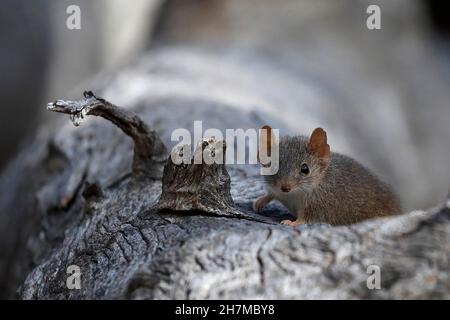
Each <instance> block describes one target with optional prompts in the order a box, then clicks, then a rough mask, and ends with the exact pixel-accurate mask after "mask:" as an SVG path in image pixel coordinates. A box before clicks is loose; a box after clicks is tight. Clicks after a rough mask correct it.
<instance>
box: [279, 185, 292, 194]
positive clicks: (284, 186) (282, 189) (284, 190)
mask: <svg viewBox="0 0 450 320" xmlns="http://www.w3.org/2000/svg"><path fill="white" fill-rule="evenodd" d="M281 191H283V192H289V191H291V187H290V186H288V185H285V184H283V185H282V186H281Z"/></svg>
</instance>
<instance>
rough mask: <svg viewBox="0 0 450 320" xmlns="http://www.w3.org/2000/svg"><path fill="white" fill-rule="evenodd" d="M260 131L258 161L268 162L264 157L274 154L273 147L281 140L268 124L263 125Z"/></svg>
mask: <svg viewBox="0 0 450 320" xmlns="http://www.w3.org/2000/svg"><path fill="white" fill-rule="evenodd" d="M259 132H260V133H259V149H258V162H259V163H261V164H268V163H266V162H267V161H265V159H263V158H265V157H271V156H272V149H273V147H274V146H276V145H278V143H279V141H278V138H277V137H276V136H275V134H274V133H273V132H272V128H271V127H270V126H268V125H265V126H263V127H262V128H261V129H260V130H259Z"/></svg>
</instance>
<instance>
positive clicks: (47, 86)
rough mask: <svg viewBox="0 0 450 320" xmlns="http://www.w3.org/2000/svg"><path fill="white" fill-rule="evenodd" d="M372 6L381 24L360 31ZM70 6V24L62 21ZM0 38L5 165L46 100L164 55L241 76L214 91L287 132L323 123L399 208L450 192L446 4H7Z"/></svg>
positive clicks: (290, 0) (335, 144)
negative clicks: (73, 8)
mask: <svg viewBox="0 0 450 320" xmlns="http://www.w3.org/2000/svg"><path fill="white" fill-rule="evenodd" d="M371 4H377V5H379V6H380V8H381V29H380V30H369V29H368V28H367V27H366V20H367V18H368V16H369V15H368V14H367V13H366V9H367V7H368V6H369V5H371ZM70 5H78V6H79V7H80V9H81V20H80V21H81V29H79V30H69V29H68V28H67V27H66V21H67V19H68V17H69V14H68V13H66V9H67V7H68V6H70ZM0 42H1V46H0V48H1V51H0V71H1V75H2V77H1V78H0V102H1V108H2V114H1V116H0V122H1V123H0V141H1V143H0V148H1V150H0V168H1V169H2V170H7V163H8V161H10V160H11V159H13V157H14V154H15V153H16V152H17V151H18V150H19V149H20V147H21V145H22V144H23V141H24V139H26V137H27V136H30V135H33V133H34V132H35V130H36V128H37V127H38V125H39V124H40V123H44V122H45V121H47V120H46V119H47V118H48V117H50V116H49V114H48V113H45V105H46V103H47V102H48V101H51V100H54V99H57V98H79V94H80V92H81V91H82V90H83V89H84V88H85V86H86V83H88V82H89V81H90V80H91V79H93V78H97V79H98V78H99V77H100V78H101V77H102V76H103V75H105V74H110V73H114V72H118V71H119V70H121V68H124V67H126V66H127V65H129V64H130V63H133V61H136V59H138V58H139V57H140V56H142V55H144V54H150V55H151V54H152V52H155V54H156V53H158V52H161V50H163V52H165V53H164V56H165V57H166V60H164V61H165V62H164V63H166V64H168V65H172V64H173V66H174V68H182V69H184V71H185V72H195V70H203V71H202V72H204V73H205V75H208V76H211V74H212V75H213V78H214V77H221V81H222V82H223V81H224V80H223V79H224V78H226V77H227V76H228V77H229V78H226V79H228V80H227V81H228V82H233V77H235V76H237V77H240V78H242V83H245V86H241V88H235V91H234V93H235V96H232V94H230V93H229V92H228V91H226V90H225V91H224V90H222V91H221V92H220V93H217V92H218V91H220V88H213V89H214V90H212V91H211V93H210V94H211V95H212V94H217V96H218V97H219V96H220V97H222V98H223V99H224V100H227V101H230V100H233V99H235V100H239V99H241V100H240V101H245V103H246V104H249V105H250V104H252V108H255V109H264V110H265V111H267V112H272V116H273V117H272V119H274V121H275V120H276V121H278V122H277V123H281V124H282V126H283V127H284V128H286V131H287V132H289V133H304V134H305V133H308V132H310V130H311V129H312V128H313V127H314V126H316V125H321V126H324V127H325V128H327V129H328V132H329V134H330V140H331V141H332V143H331V146H332V148H333V149H335V150H339V151H341V152H345V153H348V154H350V155H352V156H354V157H356V158H357V159H358V160H360V161H361V162H363V163H364V164H366V165H367V166H369V167H370V168H373V169H374V170H375V171H376V172H377V173H379V174H380V175H381V176H383V178H384V179H385V180H387V181H388V182H390V183H391V184H393V185H394V186H395V188H396V189H397V190H398V192H399V193H400V195H401V197H402V200H403V202H404V203H405V208H406V209H412V208H426V207H428V206H432V205H436V204H437V203H438V202H439V201H442V200H443V199H444V198H445V196H446V194H447V193H448V191H449V188H450V161H449V160H450V147H449V145H450V144H449V142H448V140H449V138H450V126H449V120H450V103H449V102H450V90H449V89H450V9H449V5H448V4H446V2H445V1H439V0H386V1H376V0H372V1H366V0H359V1H354V0H277V1H274V0H134V1H126V0H94V1H88V0H71V1H66V0H38V1H24V0H19V1H17V0H3V1H2V7H1V11H0ZM164 50H165V51H164ZM200 66H201V67H200ZM230 66H231V67H230ZM193 70H194V71H193ZM236 70H238V71H236ZM233 72H234V73H233ZM230 74H232V76H230ZM249 74H250V75H253V76H250V75H249ZM210 78H211V77H209V78H208V79H210ZM230 79H231V80H230ZM220 83H221V82H220V81H219V80H218V81H217V85H219V84H220ZM227 85H229V86H230V87H231V86H232V84H230V83H227ZM227 88H228V87H227ZM148 90H149V91H151V90H152V88H148ZM236 90H237V91H236ZM239 90H241V91H243V90H246V92H238V91H239ZM253 90H254V91H253ZM236 92H238V93H236ZM115 94H117V96H120V92H116V93H115ZM257 95H258V99H256V98H255V99H253V97H255V96H257ZM249 97H252V99H250V98H249ZM107 98H110V97H107ZM246 99H247V100H246ZM109 100H111V101H113V102H116V100H114V99H111V98H110V99H109ZM242 104H244V103H242ZM268 106H271V107H272V109H270V108H269V107H268ZM270 110H272V111H270Z"/></svg>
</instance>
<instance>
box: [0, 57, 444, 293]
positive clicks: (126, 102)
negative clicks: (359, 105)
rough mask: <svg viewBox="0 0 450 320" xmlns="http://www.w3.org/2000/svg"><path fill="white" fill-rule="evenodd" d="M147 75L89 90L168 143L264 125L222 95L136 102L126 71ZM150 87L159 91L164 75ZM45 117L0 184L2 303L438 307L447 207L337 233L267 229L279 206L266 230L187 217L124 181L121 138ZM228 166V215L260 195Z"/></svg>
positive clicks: (253, 181)
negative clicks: (375, 280) (410, 301)
mask: <svg viewBox="0 0 450 320" xmlns="http://www.w3.org/2000/svg"><path fill="white" fill-rule="evenodd" d="M157 71H158V70H157V67H156V66H155V65H152V64H151V63H150V64H149V67H148V69H146V68H145V67H143V66H142V65H139V68H136V69H132V70H129V71H128V73H127V72H124V73H123V74H119V75H118V76H117V77H116V78H113V79H112V80H111V81H110V82H109V83H108V85H107V86H106V87H105V88H103V89H101V88H100V90H99V91H101V92H100V94H101V96H103V97H105V98H108V100H110V101H114V102H115V103H116V100H118V101H117V103H118V104H120V105H123V106H130V107H132V108H133V111H134V112H136V113H137V114H138V115H139V116H140V117H142V119H143V120H144V121H145V122H146V123H148V124H149V127H150V128H152V129H153V128H154V129H155V131H156V132H157V133H158V134H159V135H160V136H161V137H162V140H163V141H164V143H165V144H166V145H167V146H170V145H171V142H170V133H171V131H172V130H173V129H174V128H179V127H181V128H191V126H192V121H193V120H197V119H202V120H204V127H205V128H207V127H215V128H219V129H224V128H236V127H241V128H244V129H245V128H250V127H254V128H258V127H260V126H261V124H262V123H263V122H271V121H272V120H273V119H271V118H270V117H268V116H267V115H265V114H263V113H255V112H253V111H246V110H242V109H239V108H236V106H234V105H233V104H232V103H230V101H228V100H220V99H217V100H211V99H205V98H204V97H201V96H195V95H194V96H185V95H180V96H173V94H172V93H171V94H170V95H169V96H167V95H164V94H163V93H161V92H158V86H156V87H155V88H154V90H152V88H148V90H146V91H145V92H140V93H139V94H136V90H135V88H134V87H133V84H132V83H133V82H132V81H130V79H129V78H128V77H129V75H130V74H135V75H136V74H138V75H139V77H141V78H142V79H145V78H146V77H147V78H151V77H152V76H153V75H154V73H155V72H157ZM159 81H162V82H161V84H160V85H161V86H162V87H163V86H164V81H166V79H164V78H162V80H159ZM185 81H186V86H187V87H190V86H191V85H192V83H191V82H190V81H189V79H185ZM121 97H122V98H121ZM121 99H122V100H121ZM261 119H263V120H261ZM55 121H56V123H54V124H53V125H49V124H45V125H43V126H42V127H41V130H40V131H39V132H38V134H37V135H36V136H35V137H33V139H32V140H31V141H30V142H29V144H28V147H27V148H25V149H24V150H23V151H22V152H21V153H20V154H19V156H18V157H17V159H15V161H14V162H12V163H11V164H10V166H9V168H8V170H7V171H5V173H4V174H3V175H2V176H1V179H0V189H1V190H2V192H1V194H0V214H1V217H0V218H1V220H2V222H3V223H2V224H1V225H0V228H1V233H0V236H1V240H2V241H1V244H0V245H1V249H2V250H1V252H2V259H1V260H0V268H1V272H2V274H3V275H6V276H5V277H3V278H2V279H1V283H0V285H1V289H2V293H3V295H4V296H7V297H11V296H14V294H16V295H17V296H18V297H20V298H24V299H45V298H47V299H67V298H70V299H89V298H92V299H104V298H111V299H123V298H133V299H147V298H149V299H170V298H187V299H200V298H231V299H250V298H284V299H305V298H398V299H401V298H450V294H449V292H450V287H449V286H450V281H449V276H448V265H449V256H450V255H449V253H450V247H449V245H448V244H449V243H450V241H449V240H450V228H449V226H450V212H449V208H448V206H441V207H439V208H436V209H433V210H429V211H427V212H422V211H416V212H411V213H407V214H405V215H402V216H398V217H393V218H386V219H379V220H372V221H366V222H363V223H360V224H357V225H352V226H347V227H330V226H328V225H322V224H316V225H305V226H301V227H299V228H296V229H293V228H291V227H288V226H283V225H279V224H275V223H274V222H279V221H281V220H282V219H285V218H287V217H289V214H288V213H287V211H286V210H285V209H284V208H283V207H281V206H280V205H279V204H278V203H272V204H270V205H268V206H267V207H266V208H265V209H264V210H263V211H262V212H261V217H264V218H265V219H267V220H268V221H267V222H265V221H250V220H248V219H242V218H239V217H236V216H232V215H230V216H217V215H212V214H205V213H204V212H201V211H198V210H193V211H189V212H174V211H168V212H157V211H155V210H154V209H152V208H153V207H154V206H155V204H156V203H157V202H158V199H159V196H160V193H161V188H162V185H161V181H160V180H159V179H153V180H140V179H133V178H132V176H131V175H130V171H131V169H130V168H131V164H132V161H133V143H132V141H131V140H130V139H129V138H128V137H127V136H125V135H124V134H123V133H122V132H120V130H118V129H117V128H116V127H115V126H113V125H111V124H110V123H108V122H106V121H104V120H102V119H100V120H99V119H92V120H89V121H87V122H86V123H85V124H84V125H83V127H82V128H77V129H75V128H73V127H72V126H71V124H70V123H68V121H67V119H56V120H55ZM273 121H274V122H275V121H276V120H273ZM227 169H228V173H229V175H230V180H231V181H230V184H231V186H230V187H231V196H232V198H233V201H234V203H235V207H236V210H239V211H240V212H243V213H245V212H251V204H252V201H253V200H255V199H256V198H257V197H258V196H260V195H262V194H263V183H262V181H261V179H259V177H258V175H257V172H258V171H257V170H256V168H254V167H251V166H237V165H229V166H227ZM72 264H75V265H78V266H79V267H80V268H81V272H82V277H81V289H80V290H68V289H67V288H66V286H65V283H66V279H67V274H66V268H67V267H68V266H69V265H72ZM372 264H375V265H378V266H380V268H381V286H382V289H381V290H368V289H367V286H366V280H367V276H368V274H367V273H366V271H367V266H369V265H372ZM6 279H7V281H6Z"/></svg>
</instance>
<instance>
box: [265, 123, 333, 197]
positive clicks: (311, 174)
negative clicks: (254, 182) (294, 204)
mask: <svg viewBox="0 0 450 320" xmlns="http://www.w3.org/2000/svg"><path fill="white" fill-rule="evenodd" d="M263 129H266V130H262V131H261V136H260V142H261V143H265V148H267V150H266V152H267V154H269V155H270V153H271V152H270V148H273V147H274V146H278V149H279V152H278V154H279V159H278V160H279V161H278V172H277V173H276V174H274V175H267V176H265V179H266V181H267V182H268V183H269V185H270V186H271V187H272V188H274V189H276V190H279V191H281V192H291V191H294V190H300V189H301V190H304V191H311V190H312V189H314V188H315V187H316V186H317V185H318V184H319V182H320V180H321V179H322V177H323V174H324V172H325V171H326V169H327V168H328V165H329V164H330V160H331V153H330V146H329V145H328V143H327V134H326V132H325V131H324V130H323V129H322V128H316V129H315V130H314V131H313V132H312V134H311V136H310V137H309V138H306V137H283V138H281V139H279V140H277V139H276V137H275V136H273V135H272V134H271V128H270V127H269V126H264V127H263Z"/></svg>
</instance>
